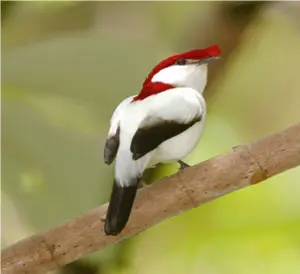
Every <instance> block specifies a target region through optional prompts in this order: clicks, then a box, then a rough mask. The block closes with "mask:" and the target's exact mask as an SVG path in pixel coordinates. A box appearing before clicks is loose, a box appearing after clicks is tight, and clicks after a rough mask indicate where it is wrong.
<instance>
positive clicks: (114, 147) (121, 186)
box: [103, 45, 221, 236]
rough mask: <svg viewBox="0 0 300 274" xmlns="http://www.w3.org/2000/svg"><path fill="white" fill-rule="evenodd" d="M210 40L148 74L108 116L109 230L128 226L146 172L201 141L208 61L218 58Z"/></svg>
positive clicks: (106, 220) (179, 159) (106, 227)
mask: <svg viewBox="0 0 300 274" xmlns="http://www.w3.org/2000/svg"><path fill="white" fill-rule="evenodd" d="M220 54H221V49H220V48H219V46H218V45H212V46H209V47H207V48H204V49H193V50H190V51H187V52H183V53H179V54H175V55H172V56H170V57H168V58H166V59H164V60H162V61H161V62H159V63H158V64H157V65H156V66H155V67H154V68H153V69H152V70H151V71H150V73H149V74H148V75H147V77H146V79H145V80H144V82H143V84H142V88H141V90H140V92H139V93H138V94H136V95H132V96H129V97H127V98H125V99H124V100H123V101H121V103H120V104H119V105H118V106H117V108H116V109H115V111H114V112H113V114H112V117H111V120H110V128H109V131H108V136H107V138H106V141H105V144H104V153H103V154H104V155H103V157H104V163H105V164H107V165H111V164H112V163H113V162H114V161H115V170H114V182H113V187H112V191H111V196H110V200H109V205H108V209H107V212H106V216H105V218H104V232H105V234H106V235H111V236H116V235H118V234H120V233H121V231H122V230H123V229H124V228H125V226H126V224H127V222H128V220H129V216H130V214H131V210H132V206H133V203H134V200H135V197H136V193H137V190H138V188H139V186H140V184H141V181H142V175H143V173H144V171H145V170H146V169H147V168H150V167H154V166H156V165H157V164H159V163H170V162H177V163H178V164H179V165H180V169H181V170H182V169H184V168H186V167H188V166H189V165H188V164H186V163H185V162H184V161H183V160H184V159H185V158H186V157H187V156H188V155H189V154H190V153H191V152H192V151H193V150H194V148H195V147H196V146H197V144H198V142H199V140H200V137H201V135H202V133H203V130H204V125H205V118H206V102H205V99H204V97H203V92H204V90H205V87H206V84H207V74H208V64H209V63H210V62H212V61H215V60H218V59H220Z"/></svg>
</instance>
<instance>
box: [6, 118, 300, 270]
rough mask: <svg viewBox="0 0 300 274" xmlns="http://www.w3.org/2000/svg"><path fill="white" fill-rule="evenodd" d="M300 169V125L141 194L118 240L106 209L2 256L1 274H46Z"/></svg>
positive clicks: (74, 221)
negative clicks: (107, 224) (107, 231)
mask: <svg viewBox="0 0 300 274" xmlns="http://www.w3.org/2000/svg"><path fill="white" fill-rule="evenodd" d="M297 165H300V123H299V124H298V125H295V126H293V127H290V128H288V129H286V130H285V131H282V132H279V133H276V134H273V135H270V136H269V137H266V138H264V139H260V140H258V141H256V142H253V143H250V144H248V145H242V146H238V147H235V148H234V149H233V150H232V151H230V152H228V153H225V154H222V155H220V156H217V157H215V158H212V159H210V160H208V161H205V162H203V163H201V164H198V165H196V166H193V167H190V168H186V169H185V170H184V171H182V172H179V173H177V174H175V175H173V176H171V177H167V178H164V179H162V180H160V181H159V182H157V183H154V185H151V186H150V187H146V188H144V189H141V190H140V191H139V193H138V195H137V199H136V202H135V205H134V209H133V212H132V215H131V218H130V220H129V223H128V224H127V227H126V228H125V229H124V231H123V232H122V233H121V234H120V235H119V236H117V237H114V236H105V235H104V231H103V223H102V221H101V217H102V216H104V215H105V212H106V209H107V205H102V206H100V207H98V208H95V209H94V210H91V211H89V212H87V213H85V214H83V215H82V216H79V217H76V218H74V219H72V220H70V221H68V222H66V223H64V224H62V225H59V226H57V227H54V228H52V229H49V230H48V231H45V232H41V233H39V234H36V235H33V236H32V237H29V238H27V239H24V240H22V241H20V242H17V243H16V244H14V245H12V246H10V247H8V248H7V249H5V250H3V251H2V265H1V270H2V273H4V274H9V273H14V274H17V273H31V274H35V273H46V272H47V271H49V270H52V269H54V268H56V267H59V266H63V265H65V264H67V263H70V262H72V261H74V260H76V259H78V258H80V257H82V256H83V255H85V254H86V253H88V252H91V251H95V250H99V249H103V248H104V247H106V246H108V245H111V244H114V243H117V242H119V241H121V240H122V239H125V238H128V237H130V236H132V235H134V234H136V233H138V232H140V231H142V230H144V229H146V228H148V227H150V226H153V225H154V224H156V223H158V222H160V221H162V220H164V219H167V218H170V217H172V216H174V215H177V214H179V213H180V212H183V211H186V210H188V209H191V208H193V207H196V206H199V205H201V204H203V203H205V202H208V201H210V200H213V199H216V198H217V197H220V196H222V195H224V194H227V193H230V192H232V191H234V190H237V189H240V188H243V187H246V186H250V185H252V184H256V183H258V182H261V181H264V180H266V179H267V178H269V177H271V176H274V175H276V174H279V173H281V172H283V171H285V170H288V169H291V168H294V167H296V166H297Z"/></svg>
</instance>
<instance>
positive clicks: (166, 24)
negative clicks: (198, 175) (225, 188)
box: [1, 1, 300, 274]
mask: <svg viewBox="0 0 300 274" xmlns="http://www.w3.org/2000/svg"><path fill="white" fill-rule="evenodd" d="M13 3H14V4H13V5H12V6H11V7H9V8H7V7H4V6H5V5H7V3H6V2H3V1H2V2H1V7H2V12H1V14H2V21H3V22H4V24H3V28H2V54H1V55H2V56H1V57H2V58H1V63H2V75H1V76H2V83H1V87H2V100H1V101H2V188H1V191H2V198H1V201H2V221H3V222H2V228H3V230H2V247H5V246H7V245H9V244H11V243H13V242H15V241H17V240H19V239H21V238H24V237H26V236H28V235H30V234H32V233H35V232H37V231H39V230H41V229H46V228H48V227H51V226H53V225H55V224H57V223H59V222H62V221H64V220H66V219H69V218H72V217H74V216H76V215H78V214H80V213H82V212H84V211H86V210H89V209H91V208H93V207H96V206H97V205H99V204H101V203H103V202H105V201H107V199H108V196H109V192H110V187H111V183H112V178H113V168H112V167H107V166H105V165H104V163H103V161H102V146H103V143H104V140H105V138H106V134H107V130H108V126H109V119H110V115H111V113H112V111H113V109H114V108H115V106H116V105H117V104H118V103H119V102H120V100H121V99H122V98H124V97H125V96H128V95H132V94H134V93H137V92H138V91H139V87H140V85H141V83H142V80H143V78H144V77H145V75H147V73H148V71H149V70H150V69H151V67H152V66H153V65H154V64H155V63H157V62H158V60H160V59H161V58H164V57H165V56H168V55H169V54H171V53H173V52H176V51H179V50H187V49H190V48H191V47H195V45H196V46H203V43H206V42H207V41H210V42H212V43H219V44H220V47H221V48H224V55H226V54H228V57H227V58H226V60H224V61H220V62H221V63H220V64H214V66H220V67H222V69H221V70H219V72H218V73H215V74H213V75H214V77H213V79H212V78H210V81H211V83H210V85H209V90H208V91H207V92H208V93H214V94H216V96H215V97H214V98H213V99H208V110H209V115H208V120H207V126H206V131H205V134H204V136H203V138H202V139H201V141H200V143H199V146H198V148H197V149H196V150H195V152H193V153H192V155H190V156H189V157H188V159H187V162H188V163H190V164H194V163H198V162H200V161H202V160H205V159H208V158H210V157H213V156H214V155H217V154H219V153H221V152H224V151H226V150H229V149H230V148H231V147H232V146H234V145H237V144H239V143H246V142H248V141H251V140H254V139H256V138H260V137H261V136H264V135H266V134H268V133H270V132H272V131H276V130H280V129H282V128H285V127H287V126H289V125H291V124H293V123H296V122H299V117H300V116H299V115H300V108H299V100H300V94H299V88H300V79H299V76H298V74H299V71H300V54H299V50H298V49H299V48H300V38H299V29H298V27H297V24H295V22H298V21H297V18H300V13H298V15H299V16H298V17H295V16H293V20H291V18H290V16H289V9H288V8H287V9H285V12H284V13H283V12H282V9H281V8H277V6H276V5H274V4H273V5H271V4H269V5H267V6H266V7H265V8H263V9H259V8H260V7H261V6H263V5H262V4H263V3H259V4H258V5H254V4H253V3H249V2H241V3H240V4H233V3H228V4H227V3H226V4H225V3H221V2H220V3H218V2H188V3H187V2H174V3H173V2H147V3H146V2H111V3H109V2H13ZM243 4H246V5H243ZM3 5H4V6H3ZM223 7H225V8H226V9H223ZM292 10H293V12H292V13H293V14H295V13H297V10H296V8H293V9H292ZM220 11H222V12H227V13H226V15H227V16H229V17H230V18H229V19H230V20H231V25H230V24H228V22H227V21H226V22H225V21H224V23H223V25H224V26H222V27H225V25H226V24H227V25H226V28H225V29H226V31H220V29H219V28H216V27H215V26H216V25H215V24H216V23H215V22H217V21H218V20H221V19H222V20H223V17H218V16H220ZM3 15H4V16H3ZM216 17H217V18H216ZM231 17H232V18H231ZM246 17H247V20H249V22H250V23H249V25H247V26H246V29H243V31H242V29H239V32H241V31H242V32H241V33H239V32H237V30H236V27H237V24H240V23H241V21H240V20H241V18H246ZM220 18H221V19H220ZM224 18H225V17H224ZM295 18H296V19H295ZM250 19H251V20H250ZM214 20H215V21H214ZM235 20H237V21H235ZM199 22H200V23H199ZM237 22H239V23H237ZM219 24H221V25H222V21H221V22H219ZM207 36H210V37H209V39H207V38H206V37H207ZM233 37H235V40H234V41H238V42H234V43H230V42H231V41H230V39H233ZM195 41H196V42H195ZM204 41H206V42H204ZM210 42H209V43H210ZM196 43H199V45H198V44H196ZM207 43H208V42H207ZM229 47H231V48H230V49H229ZM229 51H230V54H229ZM222 62H223V63H222ZM212 69H214V68H212ZM176 170H177V165H176V164H170V165H162V166H161V167H160V168H158V169H157V170H155V171H154V172H153V171H150V172H149V173H150V176H149V180H151V181H153V180H155V179H157V178H160V177H163V176H166V175H167V174H171V173H174V172H176ZM299 176H300V170H299V168H297V169H294V170H291V171H289V172H286V173H284V174H282V175H280V176H277V177H276V178H274V179H272V180H270V182H267V183H264V184H262V185H257V186H253V187H251V188H248V189H244V190H241V191H238V192H236V193H233V194H230V195H227V196H225V197H223V198H221V199H218V200H216V201H214V202H211V203H208V204H206V205H204V206H202V207H199V208H196V209H193V210H191V211H189V212H186V213H184V214H181V215H179V216H177V217H174V218H171V219H170V220H167V221H165V222H162V223H161V224H158V225H157V226H155V227H153V228H150V229H148V230H147V231H145V232H143V233H141V234H139V235H138V236H136V237H133V238H132V239H130V240H129V241H124V242H123V243H121V244H119V245H116V246H113V247H109V248H107V249H106V250H104V251H102V252H95V253H93V254H91V255H89V256H86V257H85V258H83V259H82V260H79V261H78V262H75V263H73V264H70V265H68V266H66V267H64V268H63V269H61V270H60V273H64V274H66V273H68V274H71V273H139V274H141V273H143V274H147V273H172V274H173V273H174V274H176V273H199V272H201V273H207V274H210V273H221V274H226V273H228V274H229V273H230V274H234V273H237V274H239V273H241V272H243V273H258V274H259V273H275V274H277V273H278V274H281V273H297V272H298V271H299V268H300V262H299V258H300V234H299V230H300V202H299V198H298V193H299V191H300V189H299ZM199 183H201V182H199Z"/></svg>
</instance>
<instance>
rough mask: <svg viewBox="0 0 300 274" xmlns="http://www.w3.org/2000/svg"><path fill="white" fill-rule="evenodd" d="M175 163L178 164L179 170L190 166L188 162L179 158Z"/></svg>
mask: <svg viewBox="0 0 300 274" xmlns="http://www.w3.org/2000/svg"><path fill="white" fill-rule="evenodd" d="M177 163H178V164H179V165H180V167H179V170H184V169H185V168H187V167H190V166H189V165H188V164H186V163H185V162H183V161H181V160H179V161H177Z"/></svg>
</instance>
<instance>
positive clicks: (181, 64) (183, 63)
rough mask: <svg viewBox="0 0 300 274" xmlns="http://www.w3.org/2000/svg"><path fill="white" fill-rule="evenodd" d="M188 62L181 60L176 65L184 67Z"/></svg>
mask: <svg viewBox="0 0 300 274" xmlns="http://www.w3.org/2000/svg"><path fill="white" fill-rule="evenodd" d="M186 63H187V62H186V60H185V59H179V60H177V62H176V64H177V65H179V66H183V65H185V64H186Z"/></svg>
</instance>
